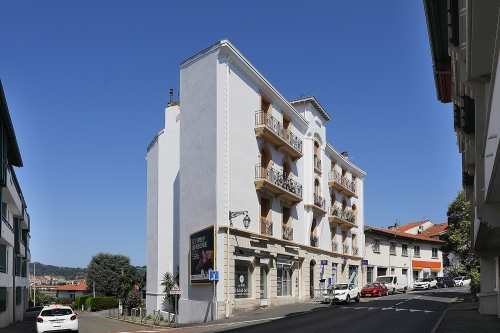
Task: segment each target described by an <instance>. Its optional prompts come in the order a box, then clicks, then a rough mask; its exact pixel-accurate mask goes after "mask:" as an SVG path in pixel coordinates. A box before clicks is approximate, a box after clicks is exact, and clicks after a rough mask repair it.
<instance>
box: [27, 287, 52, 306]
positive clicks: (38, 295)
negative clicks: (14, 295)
mask: <svg viewBox="0 0 500 333" xmlns="http://www.w3.org/2000/svg"><path fill="white" fill-rule="evenodd" d="M29 301H30V303H31V304H33V303H35V305H42V304H43V305H49V304H50V301H51V297H50V296H49V295H47V294H44V293H43V292H42V291H41V290H39V289H35V299H33V291H32V290H30V293H29ZM33 301H35V302H33Z"/></svg>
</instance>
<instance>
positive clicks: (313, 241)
mask: <svg viewBox="0 0 500 333" xmlns="http://www.w3.org/2000/svg"><path fill="white" fill-rule="evenodd" d="M318 245H319V237H318V236H311V246H314V247H318Z"/></svg>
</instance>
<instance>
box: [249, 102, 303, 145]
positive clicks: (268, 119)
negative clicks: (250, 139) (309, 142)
mask: <svg viewBox="0 0 500 333" xmlns="http://www.w3.org/2000/svg"><path fill="white" fill-rule="evenodd" d="M255 125H256V126H257V125H266V127H268V128H269V129H271V130H272V131H273V132H274V133H276V134H277V135H278V136H279V137H281V138H282V139H283V140H285V141H286V142H287V143H288V144H289V145H291V146H292V147H293V148H295V149H296V150H297V151H299V152H300V153H302V140H300V139H299V138H298V137H297V136H296V135H295V134H293V133H292V132H290V131H289V130H287V129H285V128H284V127H283V125H282V124H281V123H280V122H279V121H278V120H276V119H275V118H274V117H273V116H271V115H270V114H268V113H267V112H264V111H257V112H255Z"/></svg>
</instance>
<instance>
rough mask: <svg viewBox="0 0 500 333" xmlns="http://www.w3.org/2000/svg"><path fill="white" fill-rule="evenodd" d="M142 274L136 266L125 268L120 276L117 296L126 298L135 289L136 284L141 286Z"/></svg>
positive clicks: (122, 298) (116, 291)
mask: <svg viewBox="0 0 500 333" xmlns="http://www.w3.org/2000/svg"><path fill="white" fill-rule="evenodd" d="M141 282H142V276H141V275H139V273H137V269H136V268H135V267H134V266H128V267H127V268H124V269H123V274H122V275H120V276H119V277H118V284H117V286H116V290H115V294H116V296H117V297H118V298H119V299H121V300H124V299H126V298H127V295H129V293H130V291H132V290H135V288H134V287H135V286H136V285H138V286H139V287H141V288H142V287H143V286H141Z"/></svg>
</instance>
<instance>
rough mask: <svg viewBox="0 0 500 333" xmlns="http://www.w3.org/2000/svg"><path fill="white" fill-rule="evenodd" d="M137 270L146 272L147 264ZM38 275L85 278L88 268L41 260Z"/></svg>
mask: <svg viewBox="0 0 500 333" xmlns="http://www.w3.org/2000/svg"><path fill="white" fill-rule="evenodd" d="M135 268H136V269H137V272H138V273H139V274H141V275H144V273H146V266H135ZM35 269H36V272H35V273H36V275H37V276H64V277H65V278H66V279H67V280H73V279H80V278H81V279H83V278H85V273H86V272H87V268H80V267H77V268H72V267H59V266H52V265H44V264H41V263H39V262H37V263H36V267H35ZM29 270H30V275H33V263H32V262H30V264H29Z"/></svg>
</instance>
